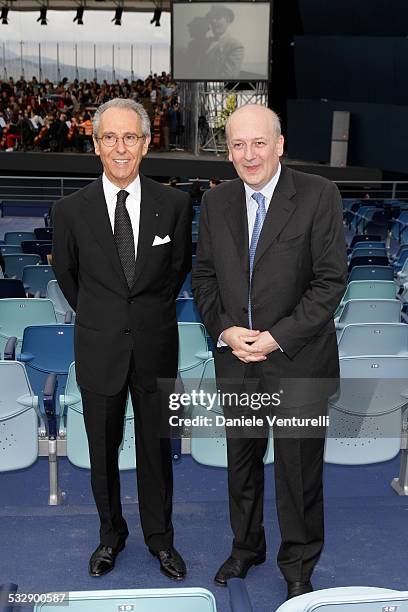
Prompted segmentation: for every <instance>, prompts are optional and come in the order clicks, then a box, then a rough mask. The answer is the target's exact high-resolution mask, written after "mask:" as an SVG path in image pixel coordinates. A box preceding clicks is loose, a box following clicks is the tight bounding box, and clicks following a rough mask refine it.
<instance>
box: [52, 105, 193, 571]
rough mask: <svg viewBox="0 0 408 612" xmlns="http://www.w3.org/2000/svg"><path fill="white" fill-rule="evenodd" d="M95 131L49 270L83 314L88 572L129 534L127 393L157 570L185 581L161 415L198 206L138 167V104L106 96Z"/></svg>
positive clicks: (58, 218)
mask: <svg viewBox="0 0 408 612" xmlns="http://www.w3.org/2000/svg"><path fill="white" fill-rule="evenodd" d="M93 130H94V131H93V140H94V145H95V152H96V154H97V155H99V157H100V159H101V161H102V165H103V170H104V172H103V175H102V176H101V177H100V178H98V179H97V180H96V181H95V182H93V183H91V184H90V185H88V186H87V187H85V188H83V189H81V190H79V191H77V192H76V193H74V194H73V195H70V196H68V197H65V198H63V199H62V200H60V201H59V202H57V203H56V204H55V206H54V209H53V223H54V244H53V266H54V270H55V275H56V278H57V280H58V282H59V284H60V286H61V289H62V291H63V293H64V295H65V297H66V298H67V300H68V302H69V304H70V306H71V307H72V308H73V309H74V310H75V311H76V314H77V316H76V325H75V359H76V375H77V381H78V385H79V387H80V389H81V394H82V403H83V412H84V421H85V427H86V432H87V436H88V444H89V454H90V460H91V482H92V490H93V494H94V498H95V503H96V506H97V509H98V513H99V518H100V544H99V546H98V547H97V549H96V550H95V551H94V553H93V554H92V556H91V559H90V562H89V573H90V575H91V576H102V575H103V574H106V573H107V572H109V571H111V570H112V569H113V568H114V565H115V559H116V557H117V555H118V553H119V552H120V551H121V550H122V549H123V548H124V546H125V541H126V538H127V536H128V527H127V524H126V521H125V519H124V517H123V514H122V507H121V499H120V480H119V467H118V455H119V448H120V444H121V442H122V437H123V423H124V415H125V407H126V400H127V395H128V390H130V394H131V398H132V404H133V411H134V416H135V444H136V461H137V485H138V499H139V512H140V521H141V526H142V530H143V535H144V539H145V542H146V545H147V547H148V549H149V551H150V552H151V553H152V554H153V555H155V556H156V557H157V558H158V560H159V562H160V569H161V571H162V572H163V573H164V574H165V575H167V576H168V577H170V578H173V579H176V580H181V579H182V578H184V576H185V574H186V566H185V563H184V561H183V559H182V557H181V556H180V555H179V553H178V552H177V550H176V549H175V548H174V545H173V525H172V520H171V514H172V494H173V486H172V485H173V476H172V463H171V445H170V440H169V437H168V431H167V430H166V427H165V423H166V407H168V401H167V399H166V393H168V392H169V391H170V390H171V387H172V381H173V380H174V379H175V378H176V376H177V363H178V333H177V321H176V309H175V299H176V297H177V295H178V292H179V290H180V288H181V286H182V284H183V281H184V278H185V276H186V274H187V272H188V271H189V269H190V267H191V206H190V201H189V197H188V195H187V194H185V193H183V192H181V191H178V190H175V189H171V188H169V187H167V186H164V185H161V184H159V183H156V182H155V181H152V180H150V179H148V178H146V177H144V176H143V175H141V174H140V173H139V167H140V163H141V161H142V159H143V157H144V156H145V155H146V153H147V151H148V147H149V143H150V121H149V118H148V115H147V114H146V112H145V110H144V109H143V107H142V106H141V105H140V104H137V103H136V102H134V101H133V100H128V99H121V98H116V99H114V100H110V101H109V102H107V103H106V104H103V105H102V106H100V107H99V108H98V109H97V111H96V113H95V116H94V119H93ZM163 381H164V382H163ZM167 422H168V420H167ZM161 424H163V427H161ZM166 434H167V435H166Z"/></svg>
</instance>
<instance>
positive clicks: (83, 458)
mask: <svg viewBox="0 0 408 612" xmlns="http://www.w3.org/2000/svg"><path fill="white" fill-rule="evenodd" d="M60 406H61V411H62V412H64V411H65V410H66V413H67V428H66V438H67V457H68V459H69V461H70V462H71V463H72V464H73V465H76V466H77V467H80V468H87V469H90V467H91V466H90V461H89V451H88V440H87V437H86V431H85V425H84V416H83V409H82V398H81V393H80V390H79V388H78V385H77V382H76V375H75V364H74V363H72V364H71V366H70V368H69V372H68V380H67V385H66V387H65V393H64V394H62V395H60ZM135 467H136V452H135V431H134V416H133V408H132V401H131V399H130V395H128V399H127V404H126V413H125V422H124V430H123V440H122V444H121V446H120V453H119V469H121V470H132V469H135Z"/></svg>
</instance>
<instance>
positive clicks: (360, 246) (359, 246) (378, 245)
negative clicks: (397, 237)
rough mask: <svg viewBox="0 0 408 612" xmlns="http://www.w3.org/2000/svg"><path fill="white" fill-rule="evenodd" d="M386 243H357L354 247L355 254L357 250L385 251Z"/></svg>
mask: <svg viewBox="0 0 408 612" xmlns="http://www.w3.org/2000/svg"><path fill="white" fill-rule="evenodd" d="M385 248H386V247H385V242H383V241H381V240H378V241H377V242H375V241H368V240H366V241H364V240H362V241H361V242H356V243H355V244H354V246H353V252H354V251H356V250H357V249H385Z"/></svg>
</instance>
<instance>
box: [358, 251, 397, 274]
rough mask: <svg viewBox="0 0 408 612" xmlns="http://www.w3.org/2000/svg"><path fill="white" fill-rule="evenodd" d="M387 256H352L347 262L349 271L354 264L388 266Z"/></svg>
mask: <svg viewBox="0 0 408 612" xmlns="http://www.w3.org/2000/svg"><path fill="white" fill-rule="evenodd" d="M388 264H389V262H388V257H386V256H383V255H373V256H371V255H367V256H366V255H363V256H359V257H352V258H351V259H350V263H349V272H350V271H351V270H352V269H353V268H354V267H355V266H388Z"/></svg>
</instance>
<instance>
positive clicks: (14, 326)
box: [0, 298, 57, 355]
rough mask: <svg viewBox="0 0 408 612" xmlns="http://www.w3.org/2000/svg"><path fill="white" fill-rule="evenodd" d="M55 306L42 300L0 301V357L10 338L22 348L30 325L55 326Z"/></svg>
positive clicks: (9, 299)
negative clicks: (14, 339) (13, 337)
mask: <svg viewBox="0 0 408 612" xmlns="http://www.w3.org/2000/svg"><path fill="white" fill-rule="evenodd" d="M55 323H57V319H56V316H55V310H54V305H53V303H52V302H51V300H47V299H42V298H5V299H2V300H0V355H3V352H4V347H5V345H6V343H7V340H8V339H9V338H10V336H16V337H17V340H18V342H17V348H19V347H20V346H21V340H22V338H23V332H24V328H25V327H28V326H29V325H53V324H54V325H55Z"/></svg>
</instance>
